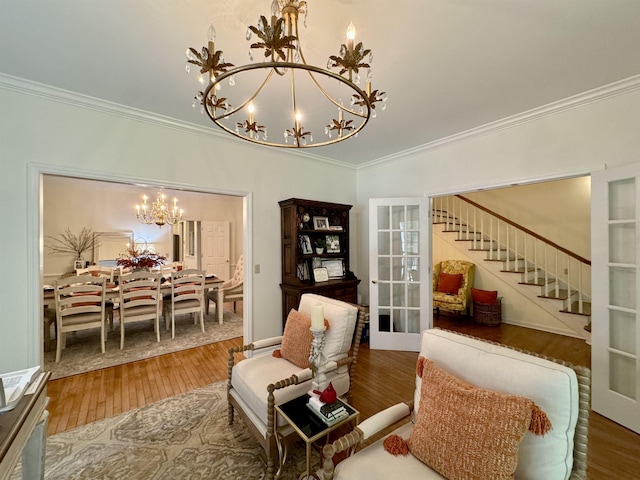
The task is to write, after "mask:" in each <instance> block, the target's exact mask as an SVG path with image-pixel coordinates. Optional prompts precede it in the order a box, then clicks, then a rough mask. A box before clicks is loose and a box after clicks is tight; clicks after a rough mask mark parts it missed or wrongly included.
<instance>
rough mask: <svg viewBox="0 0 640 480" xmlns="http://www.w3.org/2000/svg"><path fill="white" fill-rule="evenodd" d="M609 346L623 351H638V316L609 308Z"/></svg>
mask: <svg viewBox="0 0 640 480" xmlns="http://www.w3.org/2000/svg"><path fill="white" fill-rule="evenodd" d="M609 322H610V323H609V346H610V347H611V348H615V349H616V350H620V351H622V352H626V353H630V354H632V355H635V353H636V316H635V314H633V313H629V312H621V311H619V310H613V309H609Z"/></svg>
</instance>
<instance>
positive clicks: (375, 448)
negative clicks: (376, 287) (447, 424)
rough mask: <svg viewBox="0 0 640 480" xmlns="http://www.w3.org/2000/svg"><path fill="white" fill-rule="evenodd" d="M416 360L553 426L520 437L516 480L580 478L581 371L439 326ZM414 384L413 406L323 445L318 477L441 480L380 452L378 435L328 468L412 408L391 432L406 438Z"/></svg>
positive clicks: (583, 437) (416, 402) (585, 378)
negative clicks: (536, 413) (513, 401)
mask: <svg viewBox="0 0 640 480" xmlns="http://www.w3.org/2000/svg"><path fill="white" fill-rule="evenodd" d="M420 356H424V357H425V358H427V359H430V360H432V361H433V362H435V363H436V364H437V365H438V366H439V367H440V368H441V369H443V370H445V371H446V372H448V373H449V374H451V375H454V376H455V377H457V378H459V379H460V380H462V381H464V382H466V383H468V384H472V385H474V386H477V387H480V388H484V389H490V390H492V391H500V392H503V393H508V394H512V395H519V396H522V397H526V398H528V399H531V400H533V401H534V402H535V404H536V405H538V406H539V407H540V408H541V409H542V410H543V411H544V412H545V413H546V415H547V416H548V418H549V420H550V421H551V424H552V425H553V427H552V429H551V431H549V432H548V433H546V434H545V435H544V436H535V435H533V434H531V433H529V432H527V433H526V434H525V436H524V437H523V440H522V441H521V443H520V444H519V449H518V450H517V468H516V470H515V479H516V480H541V479H544V480H568V479H572V480H577V479H585V478H586V463H587V462H586V454H587V448H586V444H587V429H588V412H589V396H590V371H589V369H587V368H585V367H574V366H572V365H570V364H567V363H564V362H558V361H555V360H552V359H546V358H541V357H540V356H535V355H532V354H528V353H525V352H521V351H516V350H515V349H512V348H509V347H505V346H501V345H498V344H495V343H491V342H486V341H483V340H479V339H475V338H471V337H468V336H465V335H460V334H456V333H453V332H448V331H445V330H439V329H433V330H427V331H425V332H424V333H423V337H422V345H421V351H420ZM421 382H422V380H421V378H420V377H419V376H416V390H415V397H414V399H413V401H409V402H407V404H399V405H395V406H393V407H391V408H389V409H387V410H385V411H383V412H379V413H378V414H376V415H374V416H372V417H370V418H368V419H366V420H365V421H363V422H362V423H361V424H360V425H359V426H358V428H356V429H355V430H354V431H353V432H351V433H349V434H348V435H346V436H345V437H342V438H341V439H339V440H337V441H335V442H334V443H332V444H329V445H327V446H325V447H324V451H323V455H324V457H325V461H324V465H323V469H322V470H323V471H322V476H321V477H320V478H323V479H324V480H332V479H338V480H365V479H366V480H378V479H379V480H383V479H384V480H386V479H389V478H402V479H405V478H406V479H414V478H416V479H418V478H419V479H421V480H429V479H443V478H445V477H443V476H441V475H440V474H438V473H437V472H435V471H434V470H432V469H431V468H430V467H429V466H427V465H426V464H425V463H422V462H421V461H420V460H418V459H417V458H415V457H414V456H413V455H412V454H411V453H409V455H407V456H394V455H392V454H391V453H389V452H388V451H386V450H385V449H384V447H383V441H384V438H382V439H380V440H378V441H377V442H375V443H373V444H372V445H370V446H368V447H366V448H364V449H362V450H360V451H357V452H356V453H355V454H353V455H351V456H349V457H347V458H346V459H345V460H343V461H342V462H340V463H338V465H337V466H335V470H334V465H333V462H332V458H333V456H334V455H335V454H336V453H337V452H340V451H348V450H349V449H354V448H353V447H354V446H355V447H357V446H359V445H360V444H362V443H363V442H365V441H366V440H368V439H371V438H372V437H373V436H374V435H375V434H376V433H378V432H380V431H381V430H383V429H384V428H387V427H389V426H391V425H393V424H394V423H396V422H399V421H400V420H402V419H403V418H404V419H405V420H406V419H407V416H408V415H409V414H410V413H411V411H412V410H414V412H413V413H414V415H413V417H412V419H411V421H409V422H407V423H405V424H404V425H402V426H400V427H399V428H398V429H397V430H395V431H394V432H393V433H392V434H396V435H400V436H401V437H402V438H404V439H407V438H408V437H409V435H410V433H411V431H412V429H413V428H414V422H415V419H416V415H417V413H416V412H418V411H419V409H420V391H421ZM413 407H415V408H413ZM385 438H386V437H385ZM447 461H448V460H447ZM460 461H462V460H461V459H460V458H451V462H460Z"/></svg>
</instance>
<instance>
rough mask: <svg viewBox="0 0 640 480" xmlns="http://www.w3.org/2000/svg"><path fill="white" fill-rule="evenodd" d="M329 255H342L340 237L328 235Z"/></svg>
mask: <svg viewBox="0 0 640 480" xmlns="http://www.w3.org/2000/svg"><path fill="white" fill-rule="evenodd" d="M326 247H327V253H340V237H339V236H338V235H327V239H326Z"/></svg>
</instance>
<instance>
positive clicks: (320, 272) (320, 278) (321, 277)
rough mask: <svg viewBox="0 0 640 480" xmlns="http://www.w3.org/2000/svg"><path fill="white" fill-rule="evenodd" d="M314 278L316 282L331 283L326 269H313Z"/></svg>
mask: <svg viewBox="0 0 640 480" xmlns="http://www.w3.org/2000/svg"><path fill="white" fill-rule="evenodd" d="M313 278H314V280H315V281H316V282H328V281H329V272H327V269H326V268H323V267H321V268H314V269H313Z"/></svg>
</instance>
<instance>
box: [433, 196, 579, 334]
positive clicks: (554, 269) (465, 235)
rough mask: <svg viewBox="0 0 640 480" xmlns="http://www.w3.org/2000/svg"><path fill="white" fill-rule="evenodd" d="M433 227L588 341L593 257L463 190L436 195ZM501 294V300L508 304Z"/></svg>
mask: <svg viewBox="0 0 640 480" xmlns="http://www.w3.org/2000/svg"><path fill="white" fill-rule="evenodd" d="M432 207H433V210H432V219H433V224H434V231H437V232H439V233H441V234H442V236H443V237H445V238H446V241H448V242H450V243H454V244H456V247H461V248H459V249H463V250H465V251H467V252H468V255H469V256H470V257H471V258H472V259H474V260H475V261H476V263H480V262H483V263H484V264H483V265H482V267H483V268H486V269H487V270H489V271H490V272H492V273H493V274H494V275H496V276H498V277H500V278H501V279H502V280H503V281H505V282H508V283H510V284H512V285H513V286H514V287H515V288H516V289H518V290H520V293H522V294H523V295H524V296H526V297H527V298H528V299H529V300H530V301H532V302H535V303H536V304H537V305H538V306H540V307H541V308H543V309H544V310H545V311H546V312H548V313H549V314H550V315H551V316H553V317H554V318H555V319H557V321H559V322H561V324H562V325H564V326H565V327H566V328H567V330H568V331H570V332H571V333H570V334H571V335H572V336H575V337H578V338H585V339H586V340H587V342H589V341H590V327H591V296H590V295H591V262H590V261H589V260H587V259H585V258H582V257H580V256H579V255H577V254H575V253H573V252H570V251H568V250H566V249H564V248H563V247H561V246H559V245H556V244H554V243H553V242H551V241H549V240H547V239H545V238H543V237H542V236H540V235H538V234H536V233H535V232H532V231H530V230H528V229H527V228H525V227H523V226H520V225H518V224H516V223H514V222H512V221H510V220H508V219H506V218H504V217H502V216H500V215H498V214H496V213H494V212H491V211H490V210H488V209H486V208H484V207H483V206H481V205H479V204H477V203H475V202H473V201H471V200H469V199H466V198H464V197H463V196H461V195H455V196H449V197H441V198H437V199H434V201H433V204H432ZM508 302H509V299H508V298H503V303H508Z"/></svg>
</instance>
